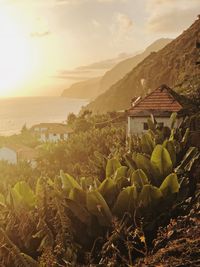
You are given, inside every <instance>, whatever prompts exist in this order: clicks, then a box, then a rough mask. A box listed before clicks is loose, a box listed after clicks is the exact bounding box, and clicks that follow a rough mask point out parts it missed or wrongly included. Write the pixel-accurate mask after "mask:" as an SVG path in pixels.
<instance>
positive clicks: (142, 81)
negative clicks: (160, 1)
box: [86, 19, 200, 113]
mask: <svg viewBox="0 0 200 267" xmlns="http://www.w3.org/2000/svg"><path fill="white" fill-rule="evenodd" d="M199 34H200V19H198V20H196V21H195V22H194V23H193V24H192V25H191V26H190V28H189V29H187V30H186V31H184V32H183V33H182V34H181V35H180V36H179V37H177V38H176V39H175V40H174V41H172V42H171V43H169V44H168V45H167V46H165V47H164V48H163V49H162V50H160V51H158V52H157V53H156V52H153V53H151V54H150V55H149V56H148V57H146V58H145V59H144V60H143V61H142V62H141V63H139V64H138V65H137V66H136V67H135V68H134V69H133V70H132V71H131V72H129V73H128V74H127V75H126V76H125V77H124V78H123V79H121V80H120V81H119V82H117V83H116V84H114V85H113V86H112V87H111V88H110V89H109V90H107V91H106V92H105V93H104V94H101V95H100V96H99V97H97V99H96V100H94V101H93V102H91V103H90V104H89V105H88V106H87V107H86V109H89V110H92V111H93V112H94V113H103V112H107V111H113V110H121V109H127V108H129V107H130V100H131V99H132V98H133V97H134V96H139V95H143V94H146V93H147V92H150V91H151V90H153V89H155V88H156V87H158V86H159V85H161V84H167V85H168V86H170V87H172V88H175V89H177V91H182V90H186V89H188V88H187V87H188V86H192V85H191V84H192V83H193V81H194V80H196V78H197V77H198V75H199V74H200V67H199V66H197V65H196V64H195V63H196V60H197V59H198V57H199V56H198V53H199V51H198V49H197V48H196V40H197V36H198V35H199ZM188 81H190V82H189V84H188Z"/></svg>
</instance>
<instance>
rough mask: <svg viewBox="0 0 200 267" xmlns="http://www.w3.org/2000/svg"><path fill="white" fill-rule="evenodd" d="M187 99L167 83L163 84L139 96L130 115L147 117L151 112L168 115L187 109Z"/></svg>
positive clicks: (157, 114) (129, 112) (130, 110)
mask: <svg viewBox="0 0 200 267" xmlns="http://www.w3.org/2000/svg"><path fill="white" fill-rule="evenodd" d="M186 105H187V99H186V98H185V97H184V96H181V95H179V94H177V93H176V92H175V91H173V90H172V89H171V88H169V87H168V86H166V85H161V86H160V87H158V88H157V89H155V90H154V91H152V92H151V93H150V94H148V95H146V96H145V97H144V98H137V99H136V100H135V102H133V103H132V107H131V108H130V109H129V110H128V114H129V116H136V117H142V116H144V117H146V116H149V115H150V114H153V115H155V116H164V117H168V116H170V115H171V113H173V112H177V113H180V112H182V111H183V110H185V109H186Z"/></svg>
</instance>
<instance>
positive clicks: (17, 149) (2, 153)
mask: <svg viewBox="0 0 200 267" xmlns="http://www.w3.org/2000/svg"><path fill="white" fill-rule="evenodd" d="M36 158H37V152H36V150H34V149H33V148H30V147H27V146H23V145H18V144H5V145H3V146H1V147H0V160H2V161H7V162H8V163H11V164H17V163H18V162H20V161H26V162H29V163H31V165H32V166H33V167H34V166H36Z"/></svg>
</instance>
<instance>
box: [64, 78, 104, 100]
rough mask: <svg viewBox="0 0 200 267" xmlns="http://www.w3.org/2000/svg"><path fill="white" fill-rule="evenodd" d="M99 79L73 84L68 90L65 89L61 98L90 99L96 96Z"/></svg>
mask: <svg viewBox="0 0 200 267" xmlns="http://www.w3.org/2000/svg"><path fill="white" fill-rule="evenodd" d="M100 79H101V78H93V79H90V80H87V81H82V82H78V83H74V84H73V85H72V86H71V87H70V88H69V89H66V90H65V91H64V92H63V93H62V96H64V97H70V98H81V99H84V98H85V99H91V98H94V97H96V96H97V95H98V91H99V82H100Z"/></svg>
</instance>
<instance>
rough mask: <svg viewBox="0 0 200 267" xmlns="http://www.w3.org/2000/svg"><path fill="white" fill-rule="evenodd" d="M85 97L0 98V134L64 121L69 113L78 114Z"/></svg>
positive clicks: (15, 132)
mask: <svg viewBox="0 0 200 267" xmlns="http://www.w3.org/2000/svg"><path fill="white" fill-rule="evenodd" d="M87 103H88V100H86V99H71V98H64V97H53V96H51V97H46V96H39V97H35V96H33V97H26V96H25V97H11V98H1V99H0V135H1V136H2V135H12V134H18V133H20V131H21V129H22V127H23V125H25V124H26V126H27V127H28V128H29V127H31V126H33V125H34V124H37V123H41V122H59V123H62V122H65V121H66V119H67V116H68V114H69V113H72V112H73V113H74V114H78V113H79V111H80V110H81V107H82V106H84V105H86V104H87Z"/></svg>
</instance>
